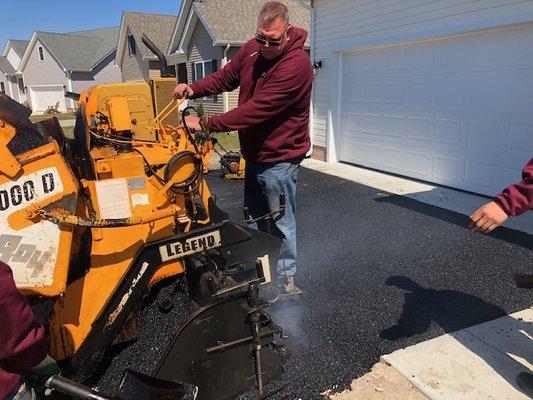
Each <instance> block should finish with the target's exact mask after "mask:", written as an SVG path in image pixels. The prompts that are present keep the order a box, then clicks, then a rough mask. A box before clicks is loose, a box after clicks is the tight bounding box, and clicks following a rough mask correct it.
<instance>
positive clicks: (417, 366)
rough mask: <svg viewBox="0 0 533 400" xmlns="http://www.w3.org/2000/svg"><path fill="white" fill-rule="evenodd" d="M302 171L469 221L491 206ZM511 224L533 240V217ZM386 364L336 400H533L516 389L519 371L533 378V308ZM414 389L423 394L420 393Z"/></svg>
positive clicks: (326, 169) (403, 183)
mask: <svg viewBox="0 0 533 400" xmlns="http://www.w3.org/2000/svg"><path fill="white" fill-rule="evenodd" d="M302 165H303V166H304V167H306V168H310V169H313V170H316V171H320V172H323V173H326V174H331V175H334V176H337V177H341V178H344V179H348V180H351V181H354V182H357V183H360V184H363V185H366V186H371V187H374V188H377V189H379V190H383V191H384V192H388V193H393V194H397V195H402V196H406V197H409V198H412V199H415V200H418V201H421V202H423V203H427V204H431V205H434V206H437V207H441V208H445V209H448V210H451V211H454V212H458V213H462V214H464V215H465V217H466V216H468V215H470V214H471V213H472V212H473V211H475V210H476V209H477V208H478V207H479V206H480V205H482V204H484V203H486V202H488V201H489V199H488V198H486V197H484V196H476V195H474V194H470V193H465V192H461V191H457V190H453V189H449V188H443V187H438V186H434V185H431V184H427V183H421V182H417V181H412V180H408V179H404V178H400V177H396V176H391V175H387V174H382V173H378V172H374V171H370V170H366V169H363V168H358V167H354V166H350V165H345V164H327V163H324V162H321V161H318V160H314V159H306V160H304V162H303V164H302ZM505 225H506V226H507V227H508V228H511V229H516V230H518V231H522V232H525V233H528V234H530V235H531V234H533V215H531V213H530V214H529V215H525V216H522V217H520V218H516V219H511V220H509V221H508V223H506V224H505ZM532 240H533V238H532ZM532 263H533V254H532ZM381 363H383V365H385V366H391V367H392V368H393V370H392V371H388V372H387V371H386V370H384V369H383V368H384V367H383V366H381V367H380V365H376V366H375V367H374V368H373V370H372V372H370V373H369V374H367V375H365V376H363V377H361V378H359V379H357V380H356V381H354V383H353V384H352V385H351V390H348V391H345V392H343V393H341V394H337V395H334V396H332V398H334V399H336V400H348V399H357V400H363V399H383V400H392V399H405V400H415V399H421V398H428V399H432V400H482V399H491V400H492V399H494V400H504V399H506V400H523V399H524V400H525V399H529V398H530V397H529V396H528V395H526V394H525V393H523V392H522V391H521V389H520V388H519V386H518V385H517V383H516V377H517V375H518V374H519V373H520V372H526V371H529V372H533V365H532V363H533V308H528V309H526V310H523V311H520V312H517V313H514V314H511V315H508V316H505V317H502V318H498V319H496V320H493V321H489V322H486V323H483V324H480V325H476V326H472V327H469V328H466V329H462V330H460V331H456V332H453V333H449V334H446V335H443V336H440V337H437V338H435V339H432V340H428V341H426V342H422V343H419V344H416V345H413V346H410V347H407V348H405V349H402V350H398V351H395V352H393V353H391V354H388V355H384V356H382V357H381ZM383 371H386V372H383ZM400 375H401V376H400ZM383 376H386V378H383ZM402 377H403V378H402ZM361 382H362V383H361ZM365 385H366V386H367V389H365ZM369 385H370V388H368V386H369ZM413 388H416V389H417V390H418V392H416V390H415V391H413Z"/></svg>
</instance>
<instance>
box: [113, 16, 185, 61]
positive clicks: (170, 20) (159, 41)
mask: <svg viewBox="0 0 533 400" xmlns="http://www.w3.org/2000/svg"><path fill="white" fill-rule="evenodd" d="M175 23H176V16H175V15H164V14H149V13H139V12H129V11H124V12H123V13H122V22H121V24H120V33H119V35H118V44H117V55H116V64H117V65H119V66H120V65H122V54H123V53H124V46H126V43H127V41H126V39H127V36H128V35H133V37H134V38H135V43H136V44H137V50H138V51H139V52H140V54H141V56H142V57H143V58H144V59H148V60H152V59H153V60H155V59H156V57H155V55H154V54H153V53H152V52H151V51H150V50H149V49H148V47H146V46H145V45H144V43H143V42H142V34H143V33H145V34H146V36H148V38H149V39H150V40H151V41H152V42H153V43H154V44H155V45H156V46H157V47H158V48H159V49H160V50H161V51H162V52H163V53H165V50H166V49H167V48H168V44H169V42H170V40H171V38H172V29H173V27H174V25H175Z"/></svg>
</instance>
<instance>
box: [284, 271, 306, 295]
mask: <svg viewBox="0 0 533 400" xmlns="http://www.w3.org/2000/svg"><path fill="white" fill-rule="evenodd" d="M283 281H285V282H283ZM282 282H283V283H282V284H280V285H279V299H280V300H289V299H292V298H295V297H298V296H300V295H302V294H303V293H304V292H303V291H302V290H301V289H299V288H298V286H296V285H295V284H294V276H287V277H284V278H283V279H282Z"/></svg>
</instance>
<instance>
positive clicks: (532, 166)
mask: <svg viewBox="0 0 533 400" xmlns="http://www.w3.org/2000/svg"><path fill="white" fill-rule="evenodd" d="M494 201H495V202H496V203H498V205H499V206H500V207H501V208H502V209H503V210H504V211H505V213H506V214H507V215H509V216H513V217H516V216H518V215H520V214H523V213H525V212H526V211H528V210H531V209H532V208H533V158H532V159H531V160H529V162H528V163H527V164H526V165H525V166H524V169H523V171H522V181H521V182H518V183H515V184H514V185H511V186H508V187H507V188H506V189H505V190H504V191H503V192H502V193H500V194H499V195H497V196H496V198H495V199H494Z"/></svg>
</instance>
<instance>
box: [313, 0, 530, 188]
mask: <svg viewBox="0 0 533 400" xmlns="http://www.w3.org/2000/svg"><path fill="white" fill-rule="evenodd" d="M314 9H315V10H314V15H313V21H315V22H314V24H315V32H314V35H313V36H314V41H313V45H312V57H313V59H314V60H317V61H318V60H320V61H322V62H323V67H322V68H321V69H318V70H317V75H316V79H315V89H314V96H313V106H314V107H313V109H314V123H313V129H312V130H313V139H314V146H315V155H321V156H322V158H326V159H327V160H328V161H329V162H347V163H351V164H357V165H362V166H365V167H370V168H374V169H378V170H383V171H388V172H392V173H395V174H400V175H404V176H408V177H412V178H417V179H421V180H424V181H430V182H434V183H438V184H442V185H447V186H452V187H455V188H459V189H464V190H468V191H472V192H476V193H482V194H486V195H494V194H495V193H498V192H499V191H500V190H501V188H502V187H506V186H507V185H508V184H509V183H510V182H515V181H517V180H519V177H520V172H519V171H520V168H521V167H522V166H523V165H524V164H525V163H526V161H527V160H528V159H529V158H530V157H531V155H532V154H533V111H532V110H533V46H532V43H533V2H532V1H526V2H520V3H517V2H516V1H514V0H499V1H493V0H479V1H475V2H472V1H467V0H464V1H453V2H448V1H431V2H428V1H423V0H409V1H393V0H388V1H346V0H315V1H314Z"/></svg>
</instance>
